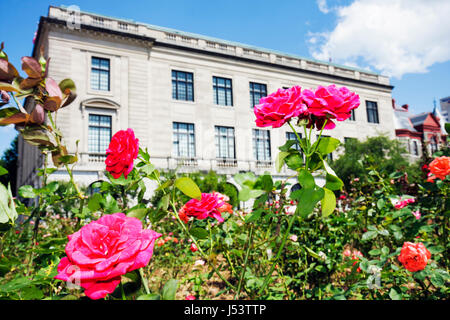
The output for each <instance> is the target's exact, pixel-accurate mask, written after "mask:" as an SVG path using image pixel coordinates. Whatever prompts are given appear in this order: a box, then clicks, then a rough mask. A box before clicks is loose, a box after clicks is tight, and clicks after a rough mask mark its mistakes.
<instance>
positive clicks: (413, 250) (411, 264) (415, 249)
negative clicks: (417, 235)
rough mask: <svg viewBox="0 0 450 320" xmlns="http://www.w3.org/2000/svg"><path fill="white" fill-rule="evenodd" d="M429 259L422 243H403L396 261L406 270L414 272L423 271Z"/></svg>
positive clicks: (428, 253) (428, 254)
mask: <svg viewBox="0 0 450 320" xmlns="http://www.w3.org/2000/svg"><path fill="white" fill-rule="evenodd" d="M430 258H431V253H430V251H428V250H427V248H425V246H424V245H423V243H421V242H419V243H412V242H405V243H404V244H403V247H402V250H401V251H400V255H399V256H398V261H400V262H401V263H402V265H403V266H404V267H405V268H406V270H409V271H411V272H416V271H420V270H423V269H425V267H426V265H427V262H428V260H429V259H430Z"/></svg>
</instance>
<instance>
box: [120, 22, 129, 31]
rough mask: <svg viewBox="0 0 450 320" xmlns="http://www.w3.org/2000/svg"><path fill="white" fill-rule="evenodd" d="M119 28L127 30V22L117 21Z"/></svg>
mask: <svg viewBox="0 0 450 320" xmlns="http://www.w3.org/2000/svg"><path fill="white" fill-rule="evenodd" d="M119 29H121V30H128V24H126V23H123V22H119Z"/></svg>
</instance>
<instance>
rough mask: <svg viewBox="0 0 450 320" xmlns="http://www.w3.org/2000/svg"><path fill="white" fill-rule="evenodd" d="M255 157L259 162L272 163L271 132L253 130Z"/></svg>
mask: <svg viewBox="0 0 450 320" xmlns="http://www.w3.org/2000/svg"><path fill="white" fill-rule="evenodd" d="M253 156H254V157H255V159H256V160H257V161H270V160H271V156H270V132H269V130H260V129H253Z"/></svg>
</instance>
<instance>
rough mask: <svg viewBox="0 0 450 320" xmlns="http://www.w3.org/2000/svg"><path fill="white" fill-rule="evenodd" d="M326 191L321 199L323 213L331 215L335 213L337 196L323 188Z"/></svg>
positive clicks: (325, 215)
mask: <svg viewBox="0 0 450 320" xmlns="http://www.w3.org/2000/svg"><path fill="white" fill-rule="evenodd" d="M323 190H324V191H325V194H324V197H323V199H322V200H321V204H322V215H323V216H324V217H327V216H329V215H330V214H331V213H333V211H334V209H335V208H336V196H335V195H334V192H333V191H331V190H329V189H327V188H323Z"/></svg>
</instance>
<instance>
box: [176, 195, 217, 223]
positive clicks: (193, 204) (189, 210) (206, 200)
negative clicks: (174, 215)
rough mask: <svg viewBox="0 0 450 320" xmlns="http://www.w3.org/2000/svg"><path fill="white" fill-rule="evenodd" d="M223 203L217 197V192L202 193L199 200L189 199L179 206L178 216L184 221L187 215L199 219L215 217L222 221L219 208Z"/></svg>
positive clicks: (187, 217)
mask: <svg viewBox="0 0 450 320" xmlns="http://www.w3.org/2000/svg"><path fill="white" fill-rule="evenodd" d="M224 204H225V203H224V202H223V201H221V200H220V199H219V197H218V196H217V194H212V193H202V198H201V199H200V200H197V199H191V200H189V201H188V202H186V204H185V205H184V206H183V208H181V210H180V213H179V215H180V218H181V220H183V221H184V222H187V221H188V219H189V217H194V218H197V219H200V220H203V219H206V218H208V217H211V218H215V219H217V220H218V221H219V222H223V221H224V219H223V218H222V215H221V210H220V209H221V208H222V206H223V205H224Z"/></svg>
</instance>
